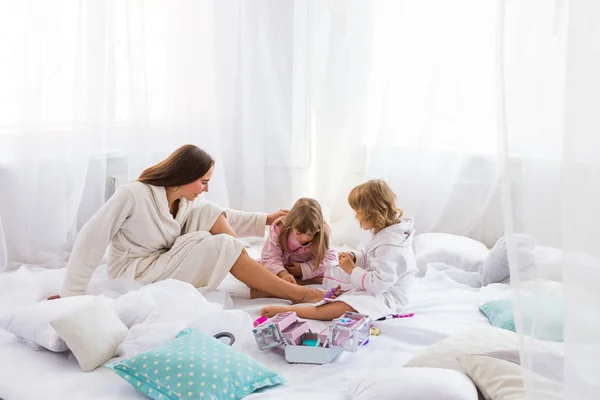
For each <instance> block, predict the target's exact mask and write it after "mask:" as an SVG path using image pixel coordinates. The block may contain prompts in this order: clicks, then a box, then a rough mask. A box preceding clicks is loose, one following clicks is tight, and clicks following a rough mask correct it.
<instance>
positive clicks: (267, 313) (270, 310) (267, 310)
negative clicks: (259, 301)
mask: <svg viewBox="0 0 600 400" xmlns="http://www.w3.org/2000/svg"><path fill="white" fill-rule="evenodd" d="M288 311H294V307H290V306H266V307H263V309H262V310H260V315H262V316H264V317H267V318H271V317H274V316H275V315H277V314H279V313H283V312H288Z"/></svg>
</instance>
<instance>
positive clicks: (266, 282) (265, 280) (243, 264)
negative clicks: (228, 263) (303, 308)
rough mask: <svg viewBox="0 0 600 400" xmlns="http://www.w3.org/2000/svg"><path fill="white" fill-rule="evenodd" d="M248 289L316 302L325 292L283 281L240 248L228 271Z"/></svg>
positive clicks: (303, 301)
mask: <svg viewBox="0 0 600 400" xmlns="http://www.w3.org/2000/svg"><path fill="white" fill-rule="evenodd" d="M229 272H231V274H232V275H233V276H235V277H236V278H237V279H239V280H240V281H242V282H244V283H245V284H246V285H248V286H249V287H250V289H258V290H260V291H263V292H267V293H270V294H272V295H274V296H276V297H278V298H281V299H288V300H290V301H291V302H292V303H316V302H318V301H321V300H322V299H323V296H324V295H325V292H323V291H322V290H319V289H312V288H309V287H304V286H299V285H294V284H293V283H290V282H287V281H284V280H283V279H281V278H280V277H278V276H277V275H275V274H274V273H272V272H271V271H269V270H268V269H266V268H265V267H264V266H263V265H261V264H259V263H258V262H257V261H256V260H254V259H253V258H252V257H250V256H249V255H248V253H247V252H246V250H242V254H240V256H239V258H238V259H237V261H236V262H235V263H234V264H233V267H231V270H230V271H229Z"/></svg>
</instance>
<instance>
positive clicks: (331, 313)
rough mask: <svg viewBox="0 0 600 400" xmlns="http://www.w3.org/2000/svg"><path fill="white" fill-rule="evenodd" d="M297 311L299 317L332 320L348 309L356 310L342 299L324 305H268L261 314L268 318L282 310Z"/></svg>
mask: <svg viewBox="0 0 600 400" xmlns="http://www.w3.org/2000/svg"><path fill="white" fill-rule="evenodd" d="M288 311H295V312H296V315H297V316H298V317H299V318H304V319H315V320H319V321H331V320H332V319H335V318H339V317H341V316H342V315H344V313H345V312H346V311H351V312H356V310H355V309H354V308H352V307H350V306H349V305H348V304H346V303H344V302H342V301H336V302H333V303H327V304H323V305H322V306H318V307H317V306H266V307H264V308H263V309H262V310H260V315H264V316H265V317H267V318H270V317H273V316H275V315H277V314H279V313H282V312H288Z"/></svg>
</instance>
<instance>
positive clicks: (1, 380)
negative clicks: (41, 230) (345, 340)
mask: <svg viewBox="0 0 600 400" xmlns="http://www.w3.org/2000/svg"><path fill="white" fill-rule="evenodd" d="M250 253H251V255H254V256H256V255H257V254H258V248H257V247H253V248H252V249H251V251H250ZM63 274H64V270H37V271H34V270H31V269H28V268H25V267H24V268H22V269H21V270H19V271H17V272H13V273H8V274H2V275H0V314H2V313H3V312H6V311H8V310H12V309H14V308H16V307H22V306H24V305H27V304H31V303H33V302H36V301H39V300H41V299H43V298H45V297H47V296H49V295H51V294H54V293H55V292H56V290H57V288H58V287H59V286H60V283H61V281H62V276H63ZM92 282H93V286H91V288H93V289H94V291H96V292H102V293H108V294H109V295H111V297H114V296H117V295H118V293H119V292H122V291H126V290H128V289H130V288H132V287H134V288H135V287H136V285H135V283H132V282H120V283H118V284H117V286H115V285H114V283H109V284H107V282H106V281H105V280H104V278H103V270H102V269H99V270H98V271H97V273H96V274H95V275H94V278H93V281H92ZM107 285H108V286H107ZM163 289H164V290H165V292H164V293H165V296H166V297H165V299H166V300H164V301H162V302H161V303H160V306H159V307H157V308H156V309H155V310H154V311H153V312H152V314H151V315H150V317H149V320H147V321H145V323H144V324H140V325H138V326H135V327H134V328H133V329H132V330H131V331H130V335H129V336H128V338H127V339H126V340H125V342H124V344H123V345H122V346H121V351H122V354H123V355H131V353H134V352H137V351H143V350H145V349H146V348H147V347H149V346H150V347H151V346H154V345H159V344H162V343H164V342H165V341H167V340H169V338H170V337H173V336H174V335H175V334H176V333H177V332H178V331H179V330H180V329H181V328H182V327H183V326H186V325H189V326H191V327H195V328H198V329H201V330H204V331H206V332H207V333H216V332H218V331H224V330H228V331H231V332H233V333H234V334H235V335H236V339H237V340H236V343H235V345H234V347H235V348H236V349H238V350H240V351H243V352H246V353H248V354H249V355H251V356H252V357H254V358H256V359H257V360H259V361H261V362H263V363H265V364H266V365H268V366H269V367H270V368H271V369H273V370H275V371H277V372H278V373H280V374H281V375H282V376H284V377H285V378H286V379H287V381H288V383H286V384H285V385H280V386H278V387H275V388H270V389H267V390H263V391H260V392H257V393H254V394H252V395H251V396H248V398H250V399H253V398H256V399H282V398H285V399H295V398H298V399H300V398H302V399H305V398H306V396H307V395H310V396H311V397H310V398H315V399H320V398H323V399H325V398H327V399H329V400H331V399H344V398H347V393H348V388H349V386H351V384H352V383H353V382H355V381H356V380H357V379H359V378H361V377H362V376H364V375H366V374H367V373H370V372H373V371H376V370H378V369H381V370H385V369H387V368H389V367H390V364H391V363H393V364H397V365H401V364H402V363H404V362H405V361H406V360H408V359H409V358H410V357H412V356H413V355H414V354H416V353H418V352H419V351H421V350H422V349H424V348H425V347H427V346H429V345H431V344H433V343H435V342H436V341H438V340H441V339H443V338H445V337H447V336H449V335H452V334H454V333H457V332H460V331H462V330H464V329H466V328H468V327H471V326H475V325H486V324H488V322H487V319H486V318H485V317H484V316H483V315H482V314H481V313H480V312H479V310H478V306H479V305H480V304H481V302H483V301H484V300H485V298H489V296H490V295H491V296H502V295H503V293H501V292H502V291H503V290H502V287H499V288H498V289H497V290H496V289H493V288H489V287H488V288H486V290H485V293H484V292H483V291H480V289H476V288H472V287H469V286H468V285H464V284H459V283H456V282H454V281H452V280H450V279H448V277H447V276H446V275H444V274H436V273H435V271H434V272H432V273H428V274H427V275H426V276H425V277H423V278H419V279H417V282H416V284H415V288H414V293H413V296H412V305H411V306H410V311H411V312H414V313H415V316H414V317H413V318H407V319H395V320H388V321H382V322H376V323H375V326H377V327H378V328H379V329H380V330H381V335H380V336H377V337H373V338H372V339H371V341H370V343H369V344H368V345H367V346H366V347H364V348H361V349H359V350H358V352H356V353H342V354H341V355H340V356H339V357H338V359H336V360H335V361H334V362H333V363H331V364H325V365H321V366H315V365H293V364H287V363H286V361H285V359H284V357H283V355H282V354H279V353H278V352H277V351H276V350H275V351H266V352H261V351H259V350H258V348H257V347H256V343H255V342H254V339H253V336H252V332H251V329H252V325H251V322H252V321H253V320H254V319H255V318H257V317H258V312H259V310H260V308H261V307H262V306H263V305H266V304H273V303H286V302H285V301H284V300H274V299H259V300H250V299H249V298H248V289H247V288H245V286H244V285H243V284H242V283H241V282H239V281H237V280H236V279H235V278H233V277H232V276H231V275H229V276H228V277H227V278H226V280H225V281H224V282H223V283H222V284H221V286H220V287H219V289H218V291H217V292H211V293H205V296H206V298H207V299H208V300H209V301H211V302H213V303H214V304H213V305H211V306H208V305H207V304H206V303H202V302H203V301H204V297H203V296H194V295H191V294H190V293H188V294H182V293H181V292H180V291H178V292H177V293H172V296H171V295H170V294H169V293H168V291H169V290H174V289H173V288H172V287H170V286H169V285H164V286H163ZM496 291H497V292H498V293H496ZM173 302H180V303H181V304H182V305H183V306H184V308H183V309H181V310H180V311H178V312H176V313H175V312H173V309H174V308H173V304H174V303H173ZM194 302H198V303H197V304H199V306H198V307H196V303H194ZM202 304H204V305H202ZM239 310H242V311H239ZM323 326H325V323H324V322H315V321H311V327H313V330H319V329H320V328H321V327H323ZM40 398H43V399H46V400H53V399H57V400H58V399H60V400H64V399H89V400H108V399H117V398H118V399H143V398H146V397H145V396H143V395H141V394H139V393H138V392H137V391H136V390H135V389H134V388H133V387H132V386H130V385H129V384H128V383H126V382H125V381H124V380H122V379H121V378H119V377H118V376H117V375H116V374H115V373H114V372H112V371H110V370H108V369H106V368H99V369H97V370H95V371H94V372H92V373H87V374H86V373H83V372H81V370H80V369H79V366H78V364H77V362H76V360H75V359H74V358H73V357H72V356H69V353H63V354H57V353H52V352H49V351H34V350H31V349H29V348H27V347H26V346H25V345H23V344H22V343H21V342H19V340H18V339H17V338H15V337H14V336H13V335H12V334H9V333H7V332H5V331H0V399H3V400H29V399H32V400H33V399H40Z"/></svg>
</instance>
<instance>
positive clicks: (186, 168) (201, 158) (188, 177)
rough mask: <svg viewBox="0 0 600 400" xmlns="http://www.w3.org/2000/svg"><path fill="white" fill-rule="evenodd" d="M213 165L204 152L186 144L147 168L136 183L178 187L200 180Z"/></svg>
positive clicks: (211, 159) (213, 162)
mask: <svg viewBox="0 0 600 400" xmlns="http://www.w3.org/2000/svg"><path fill="white" fill-rule="evenodd" d="M213 165H215V160H213V158H212V157H211V156H210V155H209V154H208V153H207V152H205V151H204V150H202V149H201V148H199V147H196V146H194V145H192V144H186V145H183V146H181V147H180V148H178V149H177V150H175V151H174V152H173V153H171V155H170V156H169V157H167V158H166V159H165V160H163V161H161V162H160V163H158V164H156V165H153V166H152V167H150V168H147V169H146V170H145V171H144V172H142V174H141V175H140V177H139V178H138V181H140V182H142V183H146V184H148V185H153V186H162V187H179V186H183V185H187V184H188V183H192V182H195V181H197V180H198V179H200V178H202V177H203V176H204V175H206V173H207V172H208V171H209V170H210V168H211V167H212V166H213Z"/></svg>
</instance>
